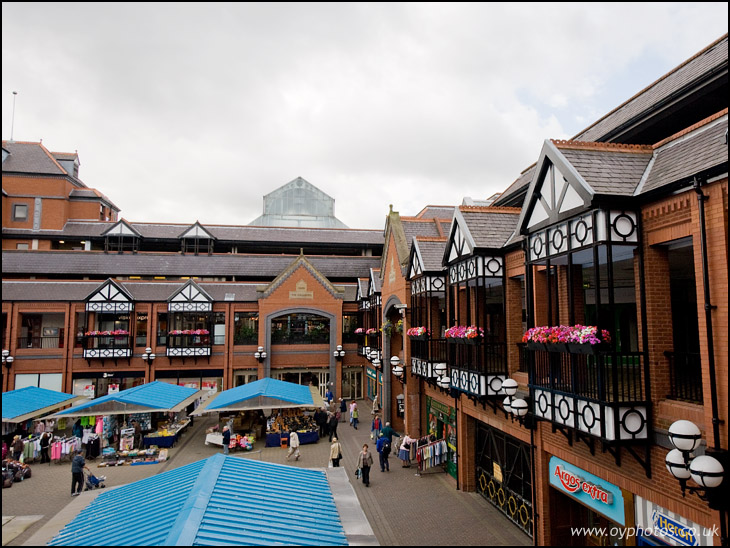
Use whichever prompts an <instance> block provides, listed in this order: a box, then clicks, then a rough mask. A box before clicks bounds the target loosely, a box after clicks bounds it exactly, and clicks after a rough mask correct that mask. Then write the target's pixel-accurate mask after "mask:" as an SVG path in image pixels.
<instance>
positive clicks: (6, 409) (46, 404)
mask: <svg viewBox="0 0 730 548" xmlns="http://www.w3.org/2000/svg"><path fill="white" fill-rule="evenodd" d="M83 399H85V398H83V397H82V396H73V395H71V394H64V393H63V392H56V391H55V390H48V389H46V388H38V387H36V386H26V387H25V388H20V389H18V390H12V391H10V392H5V393H4V394H3V422H23V421H27V420H29V419H34V418H36V417H41V416H43V415H46V414H47V413H51V412H52V411H55V410H56V409H60V408H61V407H65V406H67V405H71V404H72V403H74V402H77V401H79V400H83Z"/></svg>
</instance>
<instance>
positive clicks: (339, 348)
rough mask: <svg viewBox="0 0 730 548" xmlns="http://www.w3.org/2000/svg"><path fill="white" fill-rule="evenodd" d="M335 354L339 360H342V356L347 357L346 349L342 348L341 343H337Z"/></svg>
mask: <svg viewBox="0 0 730 548" xmlns="http://www.w3.org/2000/svg"><path fill="white" fill-rule="evenodd" d="M334 356H335V359H336V360H337V361H342V358H344V357H345V351H344V350H342V345H341V344H338V345H337V349H336V350H335V351H334Z"/></svg>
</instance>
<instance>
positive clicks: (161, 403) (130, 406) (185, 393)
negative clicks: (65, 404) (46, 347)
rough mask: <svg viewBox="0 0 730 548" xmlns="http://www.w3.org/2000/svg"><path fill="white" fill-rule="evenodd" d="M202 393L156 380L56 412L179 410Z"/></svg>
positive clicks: (76, 414) (73, 414) (70, 414)
mask: <svg viewBox="0 0 730 548" xmlns="http://www.w3.org/2000/svg"><path fill="white" fill-rule="evenodd" d="M202 395H203V394H202V393H201V392H199V391H198V390H196V389H195V388H185V387H184V386H178V385H176V384H167V383H164V382H160V381H155V382H151V383H149V384H142V385H140V386H135V387H133V388H128V389H127V390H122V391H121V392H118V393H117V394H109V395H108V396H103V397H101V398H97V399H95V400H91V401H90V402H88V403H82V404H81V405H77V406H75V407H72V408H70V409H66V410H64V411H61V412H60V413H57V414H56V416H58V417H83V416H86V415H114V414H123V413H151V412H154V411H178V410H180V409H181V408H182V407H185V406H186V405H188V404H190V403H191V402H192V401H193V400H195V399H196V398H197V397H201V396H202Z"/></svg>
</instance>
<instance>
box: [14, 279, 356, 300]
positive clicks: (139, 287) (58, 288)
mask: <svg viewBox="0 0 730 548" xmlns="http://www.w3.org/2000/svg"><path fill="white" fill-rule="evenodd" d="M103 283H104V282H99V281H78V282H69V281H40V280H3V281H2V292H3V301H5V302H30V301H62V302H83V301H85V300H86V298H87V297H88V296H89V295H90V294H91V293H93V292H94V291H96V290H97V289H98V288H99V287H100V286H101V285H102V284H103ZM116 283H117V284H119V285H120V286H121V287H123V288H124V289H125V290H127V291H128V292H129V293H130V294H131V295H132V298H133V300H134V301H135V302H166V301H167V300H168V299H169V298H170V296H171V295H172V294H173V293H175V291H178V290H179V289H180V288H181V287H183V286H184V285H185V283H186V282H185V280H180V281H179V282H158V281H124V282H120V281H117V282H116ZM197 284H198V285H199V286H200V287H201V289H203V290H205V292H206V293H208V294H209V295H210V296H211V298H212V299H213V301H214V302H226V301H232V302H256V301H257V300H258V298H259V293H258V291H257V288H258V287H259V285H260V284H258V283H237V282H219V283H216V282H197ZM335 287H336V288H338V289H344V300H345V301H348V302H355V296H356V294H357V286H356V285H354V284H347V285H339V284H335ZM366 294H367V293H366Z"/></svg>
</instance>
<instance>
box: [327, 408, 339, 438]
mask: <svg viewBox="0 0 730 548" xmlns="http://www.w3.org/2000/svg"><path fill="white" fill-rule="evenodd" d="M328 416H329V421H328V422H327V426H329V431H330V442H331V441H332V439H333V438H336V437H337V415H335V414H334V413H328Z"/></svg>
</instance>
